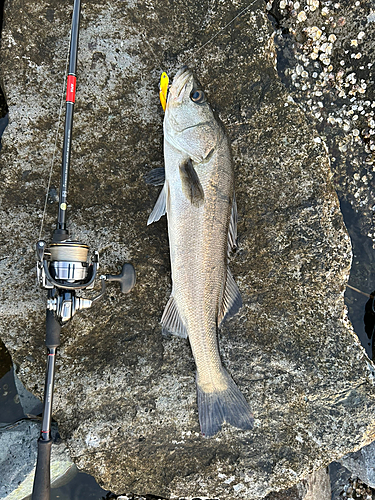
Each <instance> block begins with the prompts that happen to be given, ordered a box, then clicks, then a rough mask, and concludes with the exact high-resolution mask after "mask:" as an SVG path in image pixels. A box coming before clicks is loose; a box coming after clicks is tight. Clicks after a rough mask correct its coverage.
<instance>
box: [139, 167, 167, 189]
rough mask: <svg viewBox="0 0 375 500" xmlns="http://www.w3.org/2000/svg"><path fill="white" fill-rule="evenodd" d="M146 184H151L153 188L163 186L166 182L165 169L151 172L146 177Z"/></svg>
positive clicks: (161, 168) (160, 168)
mask: <svg viewBox="0 0 375 500" xmlns="http://www.w3.org/2000/svg"><path fill="white" fill-rule="evenodd" d="M144 179H145V182H146V184H151V185H152V186H162V185H163V184H164V182H165V168H164V167H159V168H154V169H153V170H150V172H148V173H147V174H146V175H145V177H144Z"/></svg>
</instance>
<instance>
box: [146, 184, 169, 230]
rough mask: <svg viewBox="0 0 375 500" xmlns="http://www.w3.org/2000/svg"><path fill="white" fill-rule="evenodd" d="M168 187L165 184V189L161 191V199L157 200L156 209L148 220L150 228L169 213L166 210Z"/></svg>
mask: <svg viewBox="0 0 375 500" xmlns="http://www.w3.org/2000/svg"><path fill="white" fill-rule="evenodd" d="M166 191H167V189H166V186H165V184H164V186H163V189H162V190H161V193H160V195H159V198H158V199H157V201H156V203H155V206H154V209H153V211H152V212H151V214H150V217H149V218H148V221H147V225H148V226H149V225H150V224H152V223H153V222H156V221H158V220H159V219H160V217H162V216H163V215H164V214H165V212H166V211H167V209H166V203H167V195H166Z"/></svg>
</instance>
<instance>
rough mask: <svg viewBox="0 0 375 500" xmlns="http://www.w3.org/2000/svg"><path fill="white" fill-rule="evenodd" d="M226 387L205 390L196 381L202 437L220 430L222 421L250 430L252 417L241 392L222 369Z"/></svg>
mask: <svg viewBox="0 0 375 500" xmlns="http://www.w3.org/2000/svg"><path fill="white" fill-rule="evenodd" d="M223 375H224V377H225V380H226V383H227V389H225V390H222V391H211V392H205V391H203V390H202V388H201V387H200V386H199V383H198V382H197V396H198V413H199V424H200V427H201V432H202V434H203V436H204V437H207V438H208V437H212V436H214V435H215V434H216V433H217V432H219V431H220V429H221V426H222V424H223V423H224V422H227V423H228V424H230V425H232V426H233V427H237V428H238V429H243V430H251V429H252V428H253V426H254V417H253V414H252V412H251V409H250V406H249V404H248V403H247V401H246V399H245V398H244V396H243V394H242V393H241V391H240V390H239V388H238V387H237V386H236V384H235V383H234V381H233V380H232V379H231V377H230V376H229V374H228V373H227V372H225V371H224V370H223Z"/></svg>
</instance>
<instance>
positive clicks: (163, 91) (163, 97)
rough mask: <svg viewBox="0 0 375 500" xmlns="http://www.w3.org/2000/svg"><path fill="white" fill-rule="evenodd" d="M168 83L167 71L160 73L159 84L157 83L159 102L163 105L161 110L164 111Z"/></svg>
mask: <svg viewBox="0 0 375 500" xmlns="http://www.w3.org/2000/svg"><path fill="white" fill-rule="evenodd" d="M168 83H169V78H168V75H167V73H165V72H164V73H162V75H161V77H160V85H159V89H160V91H159V97H160V102H161V105H162V106H163V110H164V111H165V107H166V105H167V92H168Z"/></svg>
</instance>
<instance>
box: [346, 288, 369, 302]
mask: <svg viewBox="0 0 375 500" xmlns="http://www.w3.org/2000/svg"><path fill="white" fill-rule="evenodd" d="M346 286H347V288H350V289H351V290H354V291H355V292H358V293H361V294H362V295H365V296H366V297H368V298H369V299H374V298H375V296H374V295H370V294H369V293H365V292H362V290H358V288H354V286H351V285H346Z"/></svg>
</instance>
